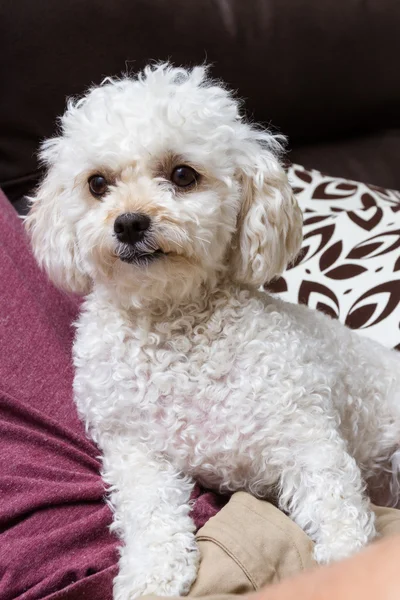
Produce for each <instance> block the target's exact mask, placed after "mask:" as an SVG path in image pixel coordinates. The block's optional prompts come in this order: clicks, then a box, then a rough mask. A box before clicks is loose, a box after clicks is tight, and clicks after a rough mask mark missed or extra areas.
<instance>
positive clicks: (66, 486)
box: [0, 191, 222, 600]
mask: <svg viewBox="0 0 400 600" xmlns="http://www.w3.org/2000/svg"><path fill="white" fill-rule="evenodd" d="M0 281H1V294H0V349H1V359H0V498H1V502H0V598H1V600H11V599H15V598H18V599H19V600H37V599H39V598H40V599H44V598H46V600H61V599H62V600H92V599H93V600H110V599H111V595H112V578H113V577H114V575H115V574H116V572H117V566H116V564H117V540H116V539H115V538H114V537H113V536H112V535H111V534H110V532H109V530H108V526H109V524H110V522H111V512H110V509H109V508H108V506H107V505H106V503H105V502H104V487H103V484H102V481H101V478H100V475H99V460H98V454H99V452H98V449H97V448H96V447H95V446H94V444H93V443H92V442H90V441H89V440H88V439H87V438H86V436H85V432H84V427H83V425H82V423H81V422H80V421H79V419H78V417H77V414H76V410H75V407H74V404H73V400H72V393H71V389H72V388H71V386H72V366H71V345H72V339H73V329H72V326H71V323H72V321H73V319H74V318H75V317H76V314H77V310H78V300H77V299H74V298H71V297H69V296H67V295H65V294H63V293H62V292H60V291H58V290H56V289H55V288H54V287H52V286H51V285H50V284H49V282H48V281H47V279H46V277H45V275H44V274H43V273H41V272H40V271H39V269H38V268H37V266H36V264H35V262H34V259H33V257H32V255H31V253H30V250H29V246H28V244H27V241H26V239H25V234H24V231H23V228H22V224H21V223H20V222H19V219H18V217H17V214H16V212H15V210H14V209H13V208H12V206H11V204H9V202H8V201H7V200H6V198H5V196H4V195H3V194H2V193H1V191H0ZM195 496H196V497H199V498H198V500H197V501H196V502H195V505H194V509H193V515H194V518H195V521H196V523H197V524H198V525H202V524H203V523H204V522H205V521H206V520H207V519H208V518H209V517H210V516H211V515H213V514H215V513H216V512H217V510H218V509H219V508H220V506H221V502H222V501H220V500H218V499H217V498H216V496H214V495H213V494H209V493H208V494H203V493H202V492H201V491H200V490H197V491H196V494H195Z"/></svg>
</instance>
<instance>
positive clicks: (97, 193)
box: [88, 175, 108, 198]
mask: <svg viewBox="0 0 400 600" xmlns="http://www.w3.org/2000/svg"><path fill="white" fill-rule="evenodd" d="M88 183H89V190H90V193H91V194H92V196H94V197H95V198H100V197H101V196H104V194H105V193H106V191H107V190H108V183H107V180H106V178H105V177H103V175H92V176H91V177H89V181H88Z"/></svg>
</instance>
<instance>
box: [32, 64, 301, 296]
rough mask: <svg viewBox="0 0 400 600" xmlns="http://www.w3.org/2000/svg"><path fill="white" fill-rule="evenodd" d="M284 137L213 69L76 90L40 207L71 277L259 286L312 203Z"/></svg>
mask: <svg viewBox="0 0 400 600" xmlns="http://www.w3.org/2000/svg"><path fill="white" fill-rule="evenodd" d="M279 150H280V145H279V141H278V140H277V139H276V138H275V137H274V136H272V135H271V134H270V133H268V132H266V131H263V130H261V129H259V128H256V127H254V126H251V125H249V124H248V123H246V122H245V121H244V120H243V119H242V117H241V116H240V114H239V105H238V102H237V101H236V100H235V99H234V98H233V96H232V95H231V94H230V93H229V92H228V91H227V90H226V89H225V88H224V87H223V86H221V85H220V84H218V83H216V82H214V81H212V80H210V79H208V78H207V75H206V69H205V68H203V67H196V68H194V69H192V70H184V69H177V68H172V67H171V66H169V65H164V64H163V65H158V66H155V67H149V68H147V69H145V71H144V72H143V73H142V74H140V75H139V76H138V77H137V78H135V79H132V78H126V79H122V80H106V81H105V82H104V83H103V85H101V86H100V87H96V88H94V89H92V90H91V91H90V92H89V93H88V94H87V95H86V96H85V97H84V98H82V99H81V100H78V101H75V102H74V101H71V102H70V103H69V104H68V108H67V111H66V113H65V114H64V116H63V117H62V119H61V132H60V136H59V137H56V138H54V139H51V140H49V141H47V142H45V143H44V145H43V148H42V152H41V158H42V160H43V161H44V163H45V165H46V167H47V174H46V176H45V178H44V180H43V182H42V184H41V185H40V187H39V189H38V190H37V193H36V195H35V196H34V197H33V198H31V210H30V213H29V215H28V217H27V219H26V225H27V228H28V230H29V232H30V234H31V237H32V243H33V248H34V252H35V255H36V257H37V259H38V261H39V263H40V264H41V265H43V266H44V267H45V269H46V270H47V271H48V273H49V275H50V277H51V279H52V280H53V281H54V282H55V283H56V284H58V285H59V286H61V287H63V288H65V289H67V290H70V291H74V292H78V293H85V292H87V291H88V290H90V288H91V287H92V286H93V284H94V283H102V284H103V285H107V286H109V287H110V288H111V289H113V290H115V292H116V293H117V294H118V293H120V294H121V296H122V295H124V298H125V300H126V299H127V298H128V299H129V301H131V302H132V303H136V304H138V303H139V304H140V303H141V302H142V301H145V300H156V299H164V300H167V301H168V300H171V301H176V300H180V299H183V298H184V297H185V296H186V295H188V294H190V293H192V292H193V291H194V290H196V289H198V287H199V285H200V284H202V283H204V282H210V283H211V284H212V283H213V282H215V283H217V281H218V279H219V278H220V277H221V276H225V275H227V276H229V277H231V278H232V280H236V281H239V282H241V283H245V284H247V285H254V286H259V285H261V284H262V283H264V282H266V281H268V280H270V279H271V278H273V277H275V276H276V275H278V274H279V273H281V272H282V270H283V269H284V268H285V266H286V264H287V263H288V262H289V261H290V260H291V259H293V258H294V256H295V255H296V253H297V251H298V250H299V246H300V241H301V224H302V220H301V213H300V210H299V208H298V206H297V203H296V201H295V199H294V197H293V194H292V191H291V189H290V186H289V184H288V181H287V178H286V175H285V173H284V171H283V169H282V167H281V166H280V164H279V160H278V154H279Z"/></svg>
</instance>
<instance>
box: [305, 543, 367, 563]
mask: <svg viewBox="0 0 400 600" xmlns="http://www.w3.org/2000/svg"><path fill="white" fill-rule="evenodd" d="M366 544H367V539H359V540H354V539H353V540H350V539H346V540H343V541H341V540H338V539H336V540H334V541H332V543H329V544H328V543H324V544H321V543H320V544H315V547H314V559H315V560H316V562H317V563H318V564H320V565H326V564H329V563H331V562H337V561H339V560H343V559H345V558H349V557H350V556H352V555H353V554H356V553H357V552H359V551H360V550H362V549H363V548H364V547H365V546H366Z"/></svg>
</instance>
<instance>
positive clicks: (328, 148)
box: [0, 0, 400, 212]
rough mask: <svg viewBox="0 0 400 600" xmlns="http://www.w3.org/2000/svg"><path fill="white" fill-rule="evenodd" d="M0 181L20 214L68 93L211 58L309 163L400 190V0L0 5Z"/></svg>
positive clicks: (73, 0)
mask: <svg viewBox="0 0 400 600" xmlns="http://www.w3.org/2000/svg"><path fill="white" fill-rule="evenodd" d="M0 43H1V48H2V51H1V59H0V81H1V94H0V186H1V187H2V188H3V189H4V191H5V192H6V194H7V195H8V197H9V198H10V200H11V201H12V202H13V203H14V205H15V206H16V208H17V209H18V210H19V211H20V212H23V211H24V207H25V202H24V200H23V195H24V194H26V193H28V192H29V190H30V189H32V187H33V186H34V185H35V183H36V182H37V180H38V177H39V176H40V172H39V169H38V164H37V160H36V157H35V151H36V149H37V147H38V144H39V142H40V140H41V139H42V138H43V137H46V136H49V135H51V134H52V132H53V131H54V128H55V121H56V117H57V115H58V114H60V113H61V112H62V111H63V108H64V103H65V98H66V96H69V95H75V94H80V93H81V92H82V91H84V90H85V88H86V87H87V86H89V85H90V84H91V83H92V82H95V83H98V82H99V81H101V79H102V78H103V76H105V75H112V74H120V73H121V72H124V71H125V72H126V70H127V69H128V70H131V71H135V70H138V69H140V68H142V67H143V66H144V64H145V63H147V62H148V61H149V60H166V59H170V60H171V61H173V62H174V63H176V64H185V65H187V64H195V63H199V62H203V61H207V62H209V63H212V64H213V69H212V74H213V75H214V76H216V77H221V78H223V79H224V80H226V81H227V82H228V84H229V85H230V86H232V87H233V88H235V89H237V90H238V93H239V95H240V96H241V97H243V98H244V99H245V100H246V107H247V111H248V114H249V115H250V117H251V118H253V119H255V120H257V121H262V122H263V123H265V124H268V125H272V126H273V127H275V128H276V129H278V130H280V131H281V132H283V133H285V134H286V135H287V136H288V138H289V148H290V150H291V152H290V154H289V158H290V159H291V160H292V161H295V162H298V163H302V164H304V165H305V166H307V167H313V168H317V169H321V170H323V171H325V172H328V173H330V174H332V175H339V176H344V177H350V178H355V179H360V180H363V181H369V182H371V183H373V184H376V185H381V186H385V187H392V188H397V189H400V168H399V160H400V68H399V67H400V65H399V63H400V3H399V2H398V0H112V1H111V0H69V1H68V2H54V0H2V2H1V4H0Z"/></svg>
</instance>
